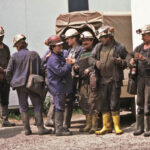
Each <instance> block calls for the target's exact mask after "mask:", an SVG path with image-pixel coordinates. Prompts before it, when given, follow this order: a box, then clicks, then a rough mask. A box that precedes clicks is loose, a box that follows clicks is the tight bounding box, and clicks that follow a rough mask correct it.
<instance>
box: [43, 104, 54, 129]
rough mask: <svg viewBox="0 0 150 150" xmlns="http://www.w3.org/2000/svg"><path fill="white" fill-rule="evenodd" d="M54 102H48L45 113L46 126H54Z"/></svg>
mask: <svg viewBox="0 0 150 150" xmlns="http://www.w3.org/2000/svg"><path fill="white" fill-rule="evenodd" d="M53 120H54V104H50V107H49V110H48V114H47V121H46V123H45V126H47V127H54V121H53Z"/></svg>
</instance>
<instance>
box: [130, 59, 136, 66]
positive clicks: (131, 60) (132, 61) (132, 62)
mask: <svg viewBox="0 0 150 150" xmlns="http://www.w3.org/2000/svg"><path fill="white" fill-rule="evenodd" d="M129 63H130V65H131V66H133V65H134V63H135V60H134V58H131V59H130V62H129Z"/></svg>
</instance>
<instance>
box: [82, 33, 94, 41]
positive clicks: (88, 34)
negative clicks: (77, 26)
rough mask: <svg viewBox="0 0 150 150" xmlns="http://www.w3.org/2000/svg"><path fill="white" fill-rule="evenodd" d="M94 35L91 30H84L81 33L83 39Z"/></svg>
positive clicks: (91, 37)
mask: <svg viewBox="0 0 150 150" xmlns="http://www.w3.org/2000/svg"><path fill="white" fill-rule="evenodd" d="M93 38H94V37H93V35H92V33H91V32H89V31H84V32H82V33H81V34H80V39H81V40H82V39H93Z"/></svg>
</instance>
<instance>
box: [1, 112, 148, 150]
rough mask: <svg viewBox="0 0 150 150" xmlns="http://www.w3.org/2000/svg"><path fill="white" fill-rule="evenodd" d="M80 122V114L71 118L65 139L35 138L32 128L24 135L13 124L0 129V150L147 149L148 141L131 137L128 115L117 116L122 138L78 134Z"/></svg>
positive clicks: (108, 135)
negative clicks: (28, 133) (69, 128)
mask: <svg viewBox="0 0 150 150" xmlns="http://www.w3.org/2000/svg"><path fill="white" fill-rule="evenodd" d="M84 119H85V118H84V116H83V115H74V116H73V119H72V128H71V130H72V132H73V135H72V136H67V137H56V136H55V135H54V134H51V135H44V136H39V135H37V134H36V132H37V129H36V127H35V126H34V125H31V128H32V131H33V135H31V136H25V135H24V132H23V126H22V124H21V122H17V126H16V127H12V128H1V129H0V150H103V149H105V150H109V149H111V150H150V138H145V137H144V136H143V135H141V136H138V137H134V136H133V134H132V132H133V129H134V125H135V124H134V122H133V120H132V119H131V116H130V115H128V114H124V115H122V116H121V126H122V128H123V130H124V134H122V135H115V134H114V133H111V134H107V135H103V136H96V135H89V134H88V133H85V134H81V133H79V132H78V129H79V127H81V126H83V124H84V122H85V120H84ZM31 122H33V120H32V121H31Z"/></svg>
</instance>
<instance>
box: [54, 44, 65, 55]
mask: <svg viewBox="0 0 150 150" xmlns="http://www.w3.org/2000/svg"><path fill="white" fill-rule="evenodd" d="M62 48H63V46H62V44H60V45H56V46H54V47H53V51H54V53H56V54H60V53H61V52H62Z"/></svg>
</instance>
